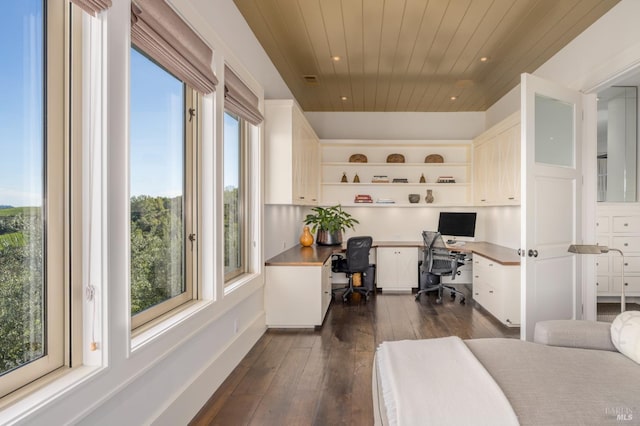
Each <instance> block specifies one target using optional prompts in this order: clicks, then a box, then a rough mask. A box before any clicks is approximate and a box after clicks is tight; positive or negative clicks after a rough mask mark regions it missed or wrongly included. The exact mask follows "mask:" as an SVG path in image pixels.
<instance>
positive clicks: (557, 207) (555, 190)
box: [520, 74, 582, 341]
mask: <svg viewBox="0 0 640 426" xmlns="http://www.w3.org/2000/svg"><path fill="white" fill-rule="evenodd" d="M521 125H522V170H521V177H522V180H521V185H522V191H521V196H522V207H521V225H520V227H521V236H520V237H521V238H520V244H521V245H520V247H521V250H523V257H522V258H521V260H522V263H521V283H522V293H521V308H522V309H521V329H520V337H521V338H522V339H523V340H529V341H531V340H533V331H534V326H535V323H536V322H538V321H543V320H548V319H572V318H576V312H577V307H578V306H581V304H580V303H578V301H579V300H580V297H581V293H580V289H579V288H578V286H577V285H576V282H577V279H578V277H579V269H578V268H577V266H578V265H577V264H576V262H578V261H579V258H578V257H577V256H574V255H572V254H570V253H568V252H567V249H568V247H569V245H570V244H572V243H574V242H575V241H579V240H580V235H579V234H580V229H581V227H580V206H581V200H580V194H581V191H582V179H581V167H580V164H581V160H580V159H581V156H580V145H581V130H582V95H581V94H580V93H579V92H576V91H573V90H569V89H567V88H564V87H562V86H559V85H557V84H555V83H553V82H550V81H546V80H544V79H541V78H539V77H535V76H532V75H529V74H523V75H522V79H521Z"/></svg>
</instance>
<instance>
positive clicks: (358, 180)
mask: <svg viewBox="0 0 640 426" xmlns="http://www.w3.org/2000/svg"><path fill="white" fill-rule="evenodd" d="M353 183H360V176H358V174H357V173H356V175H355V176H354V177H353Z"/></svg>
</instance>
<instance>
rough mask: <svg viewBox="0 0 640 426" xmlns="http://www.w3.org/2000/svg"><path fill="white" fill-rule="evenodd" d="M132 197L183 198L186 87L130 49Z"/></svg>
mask: <svg viewBox="0 0 640 426" xmlns="http://www.w3.org/2000/svg"><path fill="white" fill-rule="evenodd" d="M130 103H131V113H130V114H131V117H130V120H131V121H130V129H131V130H130V138H131V146H130V151H129V152H130V156H131V157H130V165H131V166H130V167H131V175H130V177H131V195H132V196H133V195H152V196H165V197H175V196H177V195H180V194H182V192H183V188H182V180H183V179H182V176H183V172H184V170H183V162H184V154H183V147H182V135H183V132H184V126H183V117H184V115H183V114H184V110H183V105H184V94H183V84H182V82H180V81H179V80H178V79H176V78H175V77H173V76H172V75H171V74H169V73H167V72H166V71H164V70H163V69H161V68H159V67H158V66H157V65H155V64H154V63H153V62H151V61H150V60H149V59H147V58H146V57H145V56H143V55H142V54H140V53H139V52H138V51H136V50H134V49H131V100H130Z"/></svg>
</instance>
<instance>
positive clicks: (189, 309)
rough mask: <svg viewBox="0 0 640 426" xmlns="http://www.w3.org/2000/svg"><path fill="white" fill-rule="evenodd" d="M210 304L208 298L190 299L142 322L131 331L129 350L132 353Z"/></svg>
mask: <svg viewBox="0 0 640 426" xmlns="http://www.w3.org/2000/svg"><path fill="white" fill-rule="evenodd" d="M209 304H211V301H210V300H192V301H190V302H188V303H185V304H184V305H182V306H180V307H178V308H176V309H174V310H172V311H170V312H167V313H166V314H164V315H162V316H160V317H159V318H157V319H155V320H153V321H151V322H149V323H147V324H144V325H142V326H140V327H138V328H137V329H135V330H134V331H133V332H132V336H131V352H132V353H134V352H136V351H138V350H139V349H141V348H142V347H144V346H145V345H146V344H148V343H149V342H151V341H153V340H154V339H155V338H157V337H158V336H160V335H162V334H164V333H166V332H167V331H168V330H171V329H172V328H174V327H176V326H178V325H179V324H180V323H182V322H183V321H185V320H186V319H188V318H190V317H191V316H193V315H195V314H196V313H197V312H199V311H201V310H202V309H204V308H206V307H207V306H208V305H209Z"/></svg>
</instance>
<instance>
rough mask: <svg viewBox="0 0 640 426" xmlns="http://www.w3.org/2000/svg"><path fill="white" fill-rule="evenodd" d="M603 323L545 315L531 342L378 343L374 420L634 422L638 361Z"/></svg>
mask: <svg viewBox="0 0 640 426" xmlns="http://www.w3.org/2000/svg"><path fill="white" fill-rule="evenodd" d="M638 319H639V322H638V324H640V317H638ZM610 329H611V324H610V323H597V322H589V321H546V322H543V323H540V324H538V325H537V326H536V333H535V343H531V342H524V341H521V340H516V339H503V338H491V339H472V340H461V339H459V338H457V337H446V338H439V339H426V340H416V341H398V342H384V343H382V344H381V345H380V346H379V347H378V349H377V350H376V355H375V361H374V367H373V384H372V385H373V399H374V400H373V405H374V418H375V423H376V424H377V425H403V426H404V425H430V424H431V425H515V424H521V425H565V424H583V425H591V424H593V425H606V424H617V425H620V424H640V365H638V363H637V361H634V360H633V359H632V358H629V356H627V355H625V354H623V353H620V352H618V350H617V348H616V346H615V345H614V344H613V343H612V339H611V332H610ZM627 340H629V339H627ZM637 341H638V342H640V340H637ZM636 346H638V345H637V344H636ZM638 349H640V347H638V348H636V350H638Z"/></svg>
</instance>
